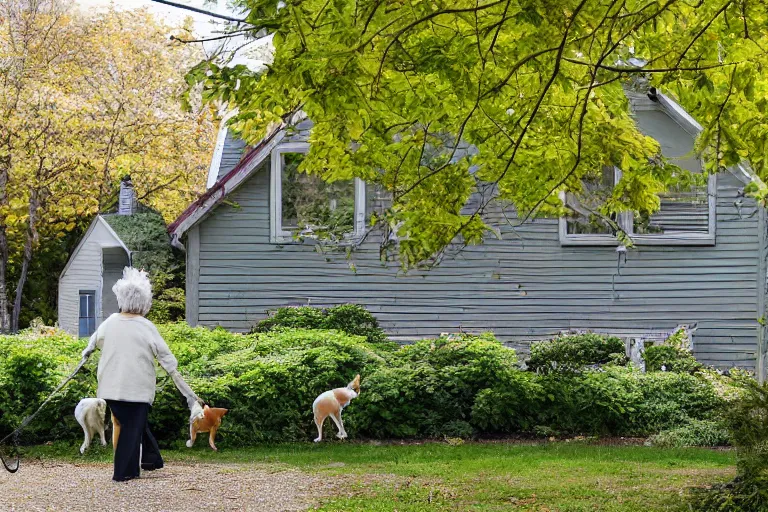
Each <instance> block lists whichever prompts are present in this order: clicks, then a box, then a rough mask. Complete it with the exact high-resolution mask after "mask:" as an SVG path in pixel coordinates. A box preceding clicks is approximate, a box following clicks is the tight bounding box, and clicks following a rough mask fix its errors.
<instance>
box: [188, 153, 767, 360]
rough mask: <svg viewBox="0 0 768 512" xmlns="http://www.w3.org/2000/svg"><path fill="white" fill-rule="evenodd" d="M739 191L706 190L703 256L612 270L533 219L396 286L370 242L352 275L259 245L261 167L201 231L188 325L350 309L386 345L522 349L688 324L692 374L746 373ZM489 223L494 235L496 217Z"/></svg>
mask: <svg viewBox="0 0 768 512" xmlns="http://www.w3.org/2000/svg"><path fill="white" fill-rule="evenodd" d="M740 186H741V184H740V183H739V182H738V181H737V180H736V179H735V178H733V177H732V176H731V175H729V174H726V175H723V176H721V177H719V179H718V187H719V190H718V201H717V244H716V246H714V247H711V246H710V247H691V246H643V247H640V248H639V249H632V250H630V251H629V252H628V254H627V260H626V262H623V261H622V263H621V264H620V265H619V263H618V260H617V254H616V252H615V249H614V248H613V247H573V246H570V247H562V246H561V245H560V242H559V238H558V222H557V220H556V219H536V220H534V221H532V222H528V223H526V224H525V225H523V226H520V227H516V228H515V229H514V233H513V232H512V230H510V229H502V232H503V239H502V240H495V239H491V240H488V242H487V243H485V244H483V245H481V246H475V247H469V248H466V249H465V250H464V251H462V252H461V253H459V254H458V255H456V256H455V257H452V258H448V259H446V260H445V261H444V262H443V263H442V264H441V265H440V266H438V267H437V268H435V269H433V270H431V271H414V272H409V273H408V274H405V275H404V274H403V273H402V272H401V271H400V269H399V266H398V265H397V263H392V262H390V263H386V264H382V262H381V261H380V260H379V248H378V239H377V238H376V236H373V235H372V237H371V241H370V243H368V244H366V245H365V246H363V247H362V248H360V249H359V250H358V251H356V252H355V253H354V255H353V257H352V260H351V261H352V262H354V267H355V271H353V270H352V269H351V265H350V260H348V259H346V257H345V256H344V254H343V253H339V252H329V253H325V254H323V253H322V252H321V251H316V250H315V248H314V247H312V246H311V245H300V244H286V245H283V246H280V245H274V244H270V243H269V172H268V167H267V166H265V168H263V169H261V170H260V171H258V172H257V173H256V174H255V175H254V176H253V177H252V178H251V179H250V180H249V181H248V182H247V183H245V184H244V185H243V186H242V187H241V188H240V189H239V190H237V191H235V192H234V193H233V194H232V195H231V196H230V199H231V201H232V203H234V206H233V205H222V206H220V207H218V208H217V209H216V210H215V211H214V212H213V213H212V214H211V215H210V216H209V217H208V218H207V219H205V220H204V221H203V222H202V223H201V224H200V229H199V234H200V243H199V272H200V277H199V282H198V283H197V284H198V288H197V289H198V292H197V294H198V300H199V303H198V317H197V320H198V321H199V323H200V324H203V325H210V326H213V325H221V326H223V327H225V328H228V329H232V330H236V331H245V330H248V329H249V328H250V327H251V326H252V325H253V324H255V323H256V322H258V321H259V320H260V319H262V318H264V317H265V315H266V314H267V311H268V310H273V309H275V308H277V307H280V306H285V305H297V304H307V303H308V304H313V305H318V306H332V305H335V304H342V303H347V302H354V303H359V304H363V305H365V306H366V307H367V308H368V309H370V311H372V312H373V313H374V314H375V315H376V316H377V317H378V318H379V320H380V321H381V323H382V325H383V327H384V328H385V329H386V330H387V332H388V333H389V334H390V335H391V336H392V337H393V338H396V339H415V338H420V337H428V336H436V335H438V334H439V333H441V332H455V331H457V330H459V329H464V330H466V331H471V332H474V331H484V330H492V331H494V332H495V333H496V335H497V336H498V337H499V338H500V339H502V340H504V341H506V342H508V343H510V344H511V345H512V346H516V347H519V348H523V349H525V347H526V346H527V342H529V341H530V340H535V339H541V338H544V337H548V336H551V335H553V334H556V333H558V332H560V331H563V330H568V329H590V330H595V331H599V332H613V333H618V334H621V333H625V334H626V335H627V336H631V335H635V334H636V333H639V332H647V331H666V330H670V329H673V328H674V327H675V326H677V325H678V324H682V323H691V322H698V330H697V331H696V335H695V345H696V352H697V356H698V357H699V358H700V359H701V360H702V361H705V362H707V363H711V364H716V365H720V366H732V365H739V366H744V367H750V368H751V367H753V366H754V360H755V350H756V333H757V323H756V319H757V318H758V316H760V315H758V314H757V302H756V297H757V272H758V266H757V263H758V236H757V216H756V215H753V216H750V213H752V212H753V211H754V208H755V206H754V204H749V205H742V206H741V211H739V210H737V208H736V207H735V206H734V201H736V199H737V197H738V189H739V187H740ZM742 200H743V199H742ZM745 202H746V201H745ZM489 215H490V217H492V218H495V219H496V220H497V221H498V222H499V224H502V223H503V222H504V215H503V214H502V213H501V212H500V211H496V212H491V213H490V214H489ZM506 215H507V217H510V218H513V212H511V211H510V210H508V211H507V212H506Z"/></svg>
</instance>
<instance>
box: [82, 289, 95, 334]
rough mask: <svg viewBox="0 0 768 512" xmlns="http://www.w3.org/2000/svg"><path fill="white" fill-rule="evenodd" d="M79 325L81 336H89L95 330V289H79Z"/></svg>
mask: <svg viewBox="0 0 768 512" xmlns="http://www.w3.org/2000/svg"><path fill="white" fill-rule="evenodd" d="M79 320H80V323H79V325H80V327H79V329H78V331H79V335H80V337H81V338H85V337H90V335H91V334H93V333H94V331H96V291H95V290H80V315H79Z"/></svg>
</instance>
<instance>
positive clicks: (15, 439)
mask: <svg viewBox="0 0 768 512" xmlns="http://www.w3.org/2000/svg"><path fill="white" fill-rule="evenodd" d="M87 361H88V358H87V357H83V358H82V359H81V360H80V362H79V363H78V365H77V366H76V367H75V370H74V371H73V372H72V373H71V374H70V375H69V376H68V377H67V378H66V379H64V381H63V382H62V383H61V384H59V385H58V387H57V388H56V389H54V390H53V392H51V394H50V395H48V398H46V399H45V401H44V402H43V403H42V404H40V407H38V408H37V410H36V411H35V412H33V413H32V414H30V415H29V416H27V417H26V418H24V419H23V420H21V424H20V425H19V426H18V427H17V428H16V430H14V431H13V432H11V433H10V434H8V435H7V436H5V437H4V438H2V439H0V446H2V445H3V444H5V442H6V441H7V440H8V439H10V438H13V445H14V447H15V449H16V465H15V466H10V465H9V464H8V463H7V462H6V460H5V458H4V457H3V454H2V452H0V461H2V463H3V466H5V469H6V470H7V471H8V472H9V473H15V472H17V471H18V470H19V465H20V464H21V457H20V456H19V435H20V434H21V431H22V430H24V428H25V427H26V426H27V425H29V424H30V423H31V422H32V420H33V419H35V416H37V415H38V414H39V413H40V411H42V410H43V408H44V407H45V406H46V405H48V402H50V401H51V399H52V398H53V397H54V396H55V395H56V393H58V392H59V391H61V389H62V388H63V387H64V386H66V385H67V384H68V383H69V381H71V380H72V379H74V378H75V375H77V373H78V372H79V371H80V370H81V369H82V368H83V366H84V365H85V363H86V362H87Z"/></svg>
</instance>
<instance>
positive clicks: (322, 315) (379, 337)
mask: <svg viewBox="0 0 768 512" xmlns="http://www.w3.org/2000/svg"><path fill="white" fill-rule="evenodd" d="M279 328H292V329H326V330H337V331H341V332H344V333H347V334H351V335H353V336H364V337H365V338H366V339H367V340H368V342H369V343H384V344H386V341H387V337H386V335H385V334H384V331H383V330H382V329H381V328H380V327H379V322H378V320H376V317H374V316H373V315H372V314H371V313H370V312H369V311H368V310H366V309H365V308H364V307H362V306H359V305H357V304H341V305H340V306H334V307H332V308H329V309H327V310H324V309H320V308H314V307H311V306H300V307H287V308H279V309H277V311H275V313H274V314H273V315H272V316H270V317H269V318H265V319H264V320H262V321H260V322H259V323H258V324H256V325H255V326H254V328H253V329H252V332H269V331H272V330H275V329H279ZM390 345H391V346H390V348H393V347H394V346H396V345H394V344H390Z"/></svg>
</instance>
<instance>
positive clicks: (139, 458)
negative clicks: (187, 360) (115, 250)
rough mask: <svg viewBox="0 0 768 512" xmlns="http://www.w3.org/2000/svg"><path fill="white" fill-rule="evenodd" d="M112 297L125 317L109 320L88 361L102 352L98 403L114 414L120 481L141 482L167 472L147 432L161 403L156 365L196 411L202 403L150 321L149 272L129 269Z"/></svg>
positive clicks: (89, 350)
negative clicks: (156, 405)
mask: <svg viewBox="0 0 768 512" xmlns="http://www.w3.org/2000/svg"><path fill="white" fill-rule="evenodd" d="M112 291H113V292H114V293H115V295H116V296H117V305H118V308H119V309H120V313H115V314H113V315H111V316H110V317H109V318H107V319H106V320H104V322H102V324H101V325H100V326H99V328H98V329H97V330H96V332H95V333H94V334H93V336H91V339H90V342H89V343H88V347H86V349H85V350H84V351H83V357H85V358H87V357H88V356H90V354H91V353H92V352H93V351H94V350H95V349H96V348H99V349H101V351H102V354H101V359H100V360H99V368H98V373H97V375H98V382H99V386H98V392H97V396H98V398H103V399H104V400H106V401H107V404H108V405H109V408H110V410H111V411H112V424H113V434H112V443H113V445H114V450H115V462H114V474H113V476H112V479H113V480H115V481H125V480H131V479H133V478H137V477H138V476H139V474H140V468H141V469H144V470H149V471H151V470H153V469H159V468H161V467H163V459H162V457H161V456H160V451H159V450H158V447H157V443H156V441H155V439H154V437H153V436H152V433H151V432H150V431H149V428H148V426H147V416H148V414H149V409H150V407H151V406H152V402H153V401H154V399H155V387H156V375H155V359H157V361H158V362H159V363H160V366H162V367H163V369H164V370H165V371H166V372H168V374H169V375H170V376H171V378H172V379H173V382H174V383H175V384H176V387H177V388H178V389H179V391H181V393H182V394H183V395H184V396H185V397H186V399H187V405H188V406H189V408H190V409H191V408H192V406H193V405H194V404H195V402H199V399H198V398H197V396H196V395H195V393H194V392H193V391H192V390H191V389H190V388H189V386H188V385H187V384H186V382H184V379H182V378H181V375H179V372H178V371H177V370H176V367H177V365H178V363H177V361H176V358H175V357H174V356H173V354H171V351H170V349H169V348H168V345H167V344H166V343H165V340H163V338H162V336H160V333H159V332H158V331H157V328H156V327H155V326H154V324H153V323H152V322H150V321H149V320H147V319H146V318H144V316H145V315H146V314H147V313H148V312H149V308H150V307H151V306H152V286H151V285H150V282H149V278H148V277H147V274H146V272H143V271H141V270H137V269H135V268H130V267H126V268H125V269H124V270H123V278H122V279H120V280H119V281H118V282H117V283H115V286H113V287H112Z"/></svg>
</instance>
